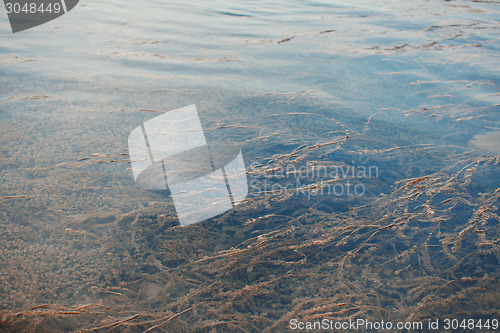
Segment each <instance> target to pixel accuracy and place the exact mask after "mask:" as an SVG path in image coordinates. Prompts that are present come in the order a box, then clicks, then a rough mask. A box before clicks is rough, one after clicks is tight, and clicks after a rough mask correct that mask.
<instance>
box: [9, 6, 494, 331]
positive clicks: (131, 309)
mask: <svg viewBox="0 0 500 333" xmlns="http://www.w3.org/2000/svg"><path fill="white" fill-rule="evenodd" d="M499 12H500V7H499V6H498V3H495V2H469V1H453V2H442V1H431V2H429V1H411V2H410V1H375V2H374V1H349V2H347V1H334V2H328V1H296V2H292V3H289V2H285V1H265V2H258V3H257V2H253V1H240V2H237V3H235V2H230V1H215V2H201V3H200V2H199V1H183V2H182V3H177V2H174V1H148V2H145V1H136V2H133V3H126V4H125V3H122V2H118V1H108V2H106V3H100V2H96V1H85V2H83V3H80V4H79V5H78V6H77V7H76V8H75V9H73V10H72V11H71V12H70V13H68V14H67V15H64V16H62V17H61V18H59V19H57V20H54V21H52V22H50V23H47V24H45V25H42V26H39V27H37V28H34V29H31V30H28V31H25V32H21V33H16V34H12V33H11V32H10V27H9V26H8V21H7V18H6V16H5V17H4V19H3V20H2V21H3V23H2V24H1V25H0V35H1V37H0V52H1V54H2V56H1V58H0V73H1V83H2V84H1V86H0V119H1V125H0V128H1V131H0V143H1V144H0V153H1V154H0V184H1V186H0V197H2V198H1V199H0V207H1V209H0V219H1V220H2V221H3V222H2V224H1V227H0V228H1V229H0V230H1V231H0V237H1V238H0V244H1V248H2V251H1V253H0V262H1V263H2V265H1V267H2V268H0V281H1V282H0V293H1V295H2V297H1V302H0V304H1V309H2V310H5V312H3V314H2V321H1V322H0V327H6V329H11V330H13V331H15V330H22V329H27V327H28V328H29V327H30V328H32V329H35V328H37V329H38V330H43V329H45V330H55V329H59V330H61V331H71V330H77V329H86V328H87V329H90V328H93V327H94V328H95V327H101V326H107V325H110V324H113V323H117V322H120V321H122V320H125V319H129V318H130V317H133V316H135V315H137V316H136V317H134V318H132V319H129V320H128V321H126V322H123V323H119V324H116V325H113V326H110V327H109V328H112V329H115V330H117V331H123V330H125V329H128V330H130V331H133V332H135V331H145V330H147V329H148V328H150V327H152V326H154V325H157V324H161V326H159V327H158V328H156V329H157V330H158V331H163V330H164V331H168V332H175V331H191V330H197V331H200V332H203V331H207V332H208V331H210V330H211V329H214V331H221V332H224V331H238V330H246V331H249V332H250V331H264V330H267V331H284V330H286V329H287V327H289V321H290V320H291V319H293V318H296V319H298V320H303V321H307V320H310V321H314V320H321V319H322V318H329V319H335V320H337V321H342V320H346V319H348V318H366V319H370V320H374V321H377V320H378V321H380V320H393V321H397V320H408V321H417V320H420V321H422V322H424V321H425V320H428V319H435V318H445V317H446V316H448V317H449V316H454V317H456V318H459V319H462V318H471V317H472V318H475V319H483V320H485V319H490V320H491V319H494V318H496V319H498V312H495V311H494V310H492V309H498V308H499V307H498V290H499V288H498V287H499V286H498V282H499V280H498V278H499V269H498V260H499V257H500V254H499V251H498V237H499V225H498V216H497V215H496V214H497V210H496V209H497V208H496V207H497V206H498V197H499V194H498V192H495V191H497V189H498V188H499V187H500V186H499V185H500V182H499V181H498V179H499V177H498V175H499V169H498V168H499V167H498V163H499V161H498V157H497V156H498V153H499V150H498V147H497V146H498V145H497V144H495V142H497V141H498V135H499V134H498V133H499V131H500V117H499V114H498V105H499V104H500V92H499V90H498V84H499V78H500V66H499V62H498V53H499V52H498V49H499V45H500V44H499V33H498V30H499V25H498V18H499V17H500V16H499V14H500V13H499ZM190 104H196V105H197V108H198V111H199V114H200V119H201V122H202V125H203V128H204V129H205V135H206V137H207V140H208V141H209V142H212V143H213V144H214V146H215V147H219V151H218V153H219V155H220V159H221V161H224V160H226V159H227V158H228V156H230V155H231V154H233V153H234V151H235V149H236V148H235V147H239V148H241V150H242V152H243V155H244V157H245V162H246V165H247V169H248V180H249V184H250V195H249V199H248V200H247V201H246V202H245V203H243V204H242V205H240V206H239V207H237V208H236V209H234V210H232V211H230V212H228V213H226V214H223V215H221V216H219V217H216V218H214V219H210V220H208V221H206V222H203V223H201V224H199V225H194V226H191V227H188V228H179V227H177V225H178V222H177V218H176V215H175V210H174V207H173V203H172V201H171V199H170V198H169V192H168V191H149V190H144V189H141V188H139V187H137V186H136V185H135V184H134V180H133V177H132V172H131V170H130V169H129V168H130V164H129V163H128V156H127V153H128V149H127V137H128V135H129V134H130V132H131V131H132V130H133V129H134V128H136V127H137V126H139V125H140V124H142V123H143V122H145V121H147V120H149V119H151V118H153V117H155V116H157V115H159V114H160V113H162V112H166V111H170V110H173V109H176V108H180V107H183V106H186V105H190ZM299 147H301V148H299ZM292 152H295V153H294V154H292V155H287V154H290V153H292ZM495 158H496V159H495ZM353 167H354V168H356V170H357V172H356V175H354V174H350V173H349V172H350V171H351V170H353V169H352V168H353ZM370 167H371V168H372V169H371V170H372V171H373V172H372V173H370V174H368V173H367V172H365V173H363V172H361V173H359V172H360V170H361V171H362V170H370V169H369V168H370ZM301 168H302V169H301ZM313 168H316V170H318V169H319V170H323V171H327V173H324V172H323V173H316V174H315V173H314V172H310V173H306V174H304V173H300V171H301V170H302V171H304V170H313ZM280 170H285V171H289V173H280ZM290 171H291V172H290ZM375 171H376V172H375ZM294 172H295V173H294ZM335 176H338V177H339V179H335ZM419 177H426V178H422V179H419ZM408 179H411V180H408ZM347 181H350V182H351V183H350V184H351V185H350V186H352V188H349V185H347ZM336 185H338V186H337V187H335V186H336ZM356 185H358V188H357V189H358V192H357V194H356V193H354V192H352V193H354V194H352V193H351V194H348V193H347V191H348V190H352V191H354V189H355V187H354V186H356ZM273 186H274V187H273ZM361 189H363V193H362V194H360V193H361ZM287 190H288V192H287ZM341 190H342V193H341V192H340V191H341ZM358 194H360V195H358ZM448 199H450V200H448ZM446 200H448V201H446ZM495 205H496V206H495ZM356 207H360V208H356ZM391 224H393V225H391ZM457 295H466V296H465V299H466V301H464V302H458V301H456V300H455V299H456V297H457ZM480 299H483V300H484V301H483V302H481V301H480ZM444 304H446V305H444ZM40 305H43V306H42V307H37V306H40ZM82 306H83V307H82ZM33 307H35V308H33ZM20 312H21V314H22V315H21V316H18V317H14V316H12V315H13V314H15V313H20ZM175 314H179V316H175ZM42 315H44V317H43V318H45V319H43V320H42V321H41V323H40V322H38V321H37V318H42V317H41V316H42ZM171 316H174V317H171ZM495 316H496V317H495ZM21 317H24V318H26V321H24V322H20V321H18V319H19V318H21ZM152 320H154V322H151V323H147V322H149V321H152ZM23 323H24V324H23ZM22 325H27V326H22ZM37 325H38V326H37ZM106 328H108V327H106Z"/></svg>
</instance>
